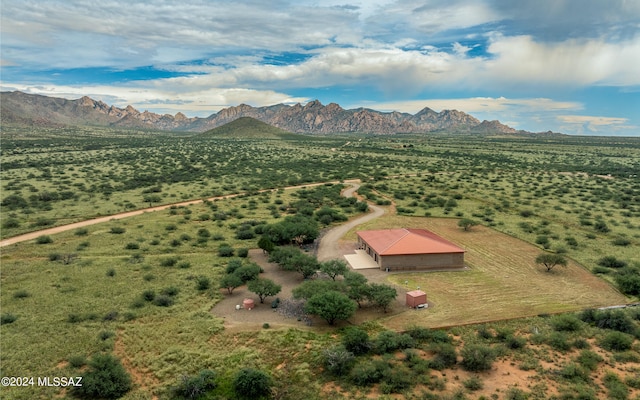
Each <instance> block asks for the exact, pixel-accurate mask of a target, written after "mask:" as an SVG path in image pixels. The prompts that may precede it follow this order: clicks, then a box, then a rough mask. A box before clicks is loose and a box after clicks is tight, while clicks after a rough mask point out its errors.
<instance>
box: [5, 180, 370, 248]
mask: <svg viewBox="0 0 640 400" xmlns="http://www.w3.org/2000/svg"><path fill="white" fill-rule="evenodd" d="M358 182H360V180H359V179H352V180H346V181H344V183H346V184H353V185H358ZM327 183H334V184H338V183H341V182H339V181H331V182H317V183H308V184H305V185H296V186H287V187H285V188H284V189H285V190H291V189H300V188H303V187H313V186H320V185H324V184H327ZM357 187H360V186H359V185H358V186H357ZM273 190H277V189H263V190H260V191H259V193H263V192H269V191H273ZM354 190H355V189H353V190H352V191H351V192H350V194H349V196H351V195H352V194H353V191H354ZM346 192H347V191H345V194H346ZM242 194H244V193H236V194H229V195H224V196H217V197H211V198H208V199H206V200H208V201H214V200H222V199H230V198H233V197H237V196H240V195H242ZM203 201H204V200H202V199H198V200H189V201H183V202H180V203H173V204H164V205H161V206H156V207H149V208H143V209H140V210H135V211H128V212H124V213H119V214H113V215H107V216H104V217H98V218H93V219H88V220H86V221H79V222H74V223H72V224H68V225H61V226H55V227H53V228H47V229H42V230H39V231H35V232H29V233H25V234H22V235H18V236H14V237H10V238H7V239H3V240H1V241H0V247H4V246H9V245H12V244H15V243H20V242H26V241H27V240H33V239H35V238H37V237H38V236H42V235H53V234H56V233H60V232H66V231H70V230H73V229H78V228H82V227H85V226H89V225H95V224H100V223H102V222H108V221H111V220H114V219H123V218H129V217H135V216H136V215H140V214H144V213H147V212H154V211H162V210H166V209H168V208H170V207H174V206H176V207H180V206H190V205H192V204H200V203H202V202H203ZM345 232H346V231H345Z"/></svg>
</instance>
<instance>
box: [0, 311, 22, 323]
mask: <svg viewBox="0 0 640 400" xmlns="http://www.w3.org/2000/svg"><path fill="white" fill-rule="evenodd" d="M17 319H18V317H16V316H15V315H13V314H11V313H2V314H1V315H0V325H7V324H12V323H14V322H15V321H16V320H17Z"/></svg>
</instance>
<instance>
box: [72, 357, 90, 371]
mask: <svg viewBox="0 0 640 400" xmlns="http://www.w3.org/2000/svg"><path fill="white" fill-rule="evenodd" d="M67 362H68V363H69V366H70V367H71V368H77V369H79V368H82V367H84V366H85V365H86V364H87V358H86V357H85V356H83V355H75V356H70V357H69V358H67Z"/></svg>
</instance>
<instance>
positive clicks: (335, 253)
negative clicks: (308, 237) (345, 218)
mask: <svg viewBox="0 0 640 400" xmlns="http://www.w3.org/2000/svg"><path fill="white" fill-rule="evenodd" d="M358 188H360V185H359V184H358V183H356V182H351V187H350V188H348V189H346V190H345V191H344V192H343V193H342V195H343V196H344V197H351V196H353V193H354V192H355V191H356V190H358ZM369 209H370V210H371V212H370V213H368V214H367V215H363V216H362V217H359V218H356V219H354V220H351V221H349V222H347V223H346V224H343V225H340V226H337V227H335V228H333V229H331V230H330V231H328V232H327V233H326V234H325V235H324V236H323V237H322V238H321V239H320V244H319V245H318V254H317V258H318V261H321V262H322V261H326V260H331V259H334V258H342V256H343V255H344V251H343V249H341V248H340V243H339V240H340V238H341V237H343V236H344V235H345V234H346V233H347V232H349V230H351V229H352V228H353V227H355V226H358V225H360V224H363V223H365V222H367V221H371V220H372V219H374V218H378V217H380V216H381V215H383V214H384V210H383V209H382V208H380V207H378V206H374V205H372V204H370V203H369Z"/></svg>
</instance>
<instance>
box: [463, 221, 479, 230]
mask: <svg viewBox="0 0 640 400" xmlns="http://www.w3.org/2000/svg"><path fill="white" fill-rule="evenodd" d="M476 225H478V223H477V222H476V221H474V220H472V219H469V218H462V219H461V220H460V221H458V226H459V227H460V228H462V229H463V230H465V231H468V230H470V229H471V228H472V227H474V226H476Z"/></svg>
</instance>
